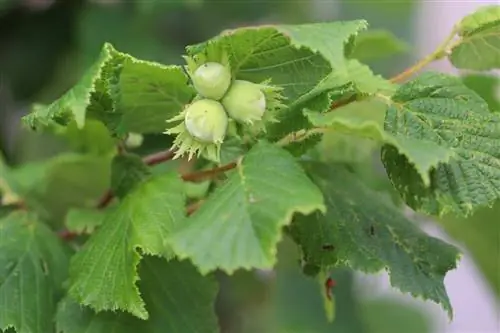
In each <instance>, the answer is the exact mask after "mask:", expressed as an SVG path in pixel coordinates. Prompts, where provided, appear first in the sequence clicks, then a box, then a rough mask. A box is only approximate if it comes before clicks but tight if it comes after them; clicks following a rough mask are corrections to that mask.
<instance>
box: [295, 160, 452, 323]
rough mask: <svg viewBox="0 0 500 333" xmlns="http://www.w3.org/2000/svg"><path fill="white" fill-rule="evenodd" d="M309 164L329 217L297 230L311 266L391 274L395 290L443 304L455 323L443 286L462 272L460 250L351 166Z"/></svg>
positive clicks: (303, 220) (302, 220)
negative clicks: (370, 185) (412, 217)
mask: <svg viewBox="0 0 500 333" xmlns="http://www.w3.org/2000/svg"><path fill="white" fill-rule="evenodd" d="M307 165H308V170H309V173H310V175H311V177H312V178H313V179H314V181H315V183H316V184H317V185H318V186H319V187H320V188H321V190H322V191H323V194H324V195H325V200H326V204H327V213H326V214H325V215H323V214H320V213H315V214H313V215H310V216H305V217H304V216H299V217H298V218H296V219H295V220H294V222H293V223H292V225H291V228H290V232H291V235H292V236H293V238H294V239H295V241H296V242H297V243H298V244H299V245H300V246H301V248H302V250H303V252H304V259H305V261H306V262H308V263H311V264H315V265H319V266H323V267H324V266H334V265H339V264H345V265H347V266H350V267H351V268H353V269H357V270H362V271H364V272H368V273H375V272H378V271H380V270H382V269H385V270H387V271H388V272H389V276H390V281H391V284H392V286H394V287H396V288H398V289H399V290H401V291H402V292H405V293H410V294H412V295H413V296H414V297H422V298H423V299H429V300H432V301H434V302H436V303H439V304H441V305H442V307H443V308H444V309H445V310H446V311H447V312H448V315H449V316H450V318H451V317H452V314H453V313H452V308H451V304H450V301H449V299H448V295H447V293H446V290H445V286H444V283H443V281H444V277H445V275H446V273H447V272H448V271H449V270H452V269H454V268H456V265H457V259H458V257H459V253H458V250H457V249H456V248H455V247H453V246H451V245H449V244H447V243H444V242H443V241H441V240H439V239H436V238H433V237H430V236H428V235H426V234H425V233H424V232H422V231H421V230H420V229H419V228H418V227H417V226H416V225H414V224H413V223H412V222H411V221H409V220H408V219H407V218H406V217H405V216H404V215H403V212H402V211H401V210H400V208H398V207H396V206H394V205H393V204H391V203H390V202H389V201H387V200H384V199H383V198H381V197H380V195H379V194H378V193H377V192H375V191H373V190H371V189H369V188H368V187H367V186H366V185H364V184H363V183H362V182H360V181H359V180H358V179H357V178H356V176H355V175H354V174H352V173H351V172H349V171H347V169H345V167H342V166H340V165H327V164H320V163H309V164H307ZM325 244H332V245H333V246H334V249H333V251H325V250H324V249H323V245H325Z"/></svg>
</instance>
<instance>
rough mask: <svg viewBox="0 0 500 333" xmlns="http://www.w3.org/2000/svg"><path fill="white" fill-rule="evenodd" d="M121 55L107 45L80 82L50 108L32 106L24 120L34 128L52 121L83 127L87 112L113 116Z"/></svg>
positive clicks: (41, 126)
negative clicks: (73, 123)
mask: <svg viewBox="0 0 500 333" xmlns="http://www.w3.org/2000/svg"><path fill="white" fill-rule="evenodd" d="M122 62H123V54H121V53H119V52H117V51H116V50H115V49H114V48H113V47H112V46H111V44H108V43H106V44H105V45H104V47H103V49H102V51H101V53H100V55H99V57H98V59H97V60H96V61H95V63H94V64H93V65H92V66H91V67H90V68H89V69H88V70H87V71H86V73H85V74H84V75H83V76H82V78H81V79H80V81H79V82H78V83H77V84H76V85H75V86H74V87H73V88H71V89H70V90H68V91H67V92H66V93H65V94H64V95H63V96H61V97H60V98H59V99H57V100H56V101H54V102H53V103H51V104H50V105H35V107H34V109H33V111H32V113H30V114H29V115H27V116H25V117H24V118H23V121H24V123H25V124H27V125H28V126H30V127H31V128H33V129H38V128H43V127H46V126H49V125H50V124H52V123H53V122H55V123H57V124H60V125H66V124H68V123H70V122H71V121H73V120H74V121H75V122H76V125H77V127H78V128H83V126H84V125H85V119H86V116H87V112H88V111H90V112H91V113H114V112H115V111H116V110H115V103H114V98H115V97H116V96H115V94H116V91H115V89H116V83H117V82H116V81H117V79H118V77H119V72H120V70H121V63H122Z"/></svg>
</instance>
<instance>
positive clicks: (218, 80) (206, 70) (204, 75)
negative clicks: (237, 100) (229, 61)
mask: <svg viewBox="0 0 500 333" xmlns="http://www.w3.org/2000/svg"><path fill="white" fill-rule="evenodd" d="M191 80H192V82H193V86H194V88H195V89H196V91H197V92H198V93H199V94H200V95H202V96H203V97H206V98H210V99H215V100H220V99H221V98H222V97H223V96H224V94H225V93H226V91H227V90H228V89H229V86H230V85H231V71H230V70H229V68H228V67H227V66H224V65H222V64H219V63H217V62H207V63H204V64H203V65H201V66H200V67H198V68H197V69H196V70H195V71H194V73H193V75H192V76H191Z"/></svg>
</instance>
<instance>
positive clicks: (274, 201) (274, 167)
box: [169, 142, 324, 274]
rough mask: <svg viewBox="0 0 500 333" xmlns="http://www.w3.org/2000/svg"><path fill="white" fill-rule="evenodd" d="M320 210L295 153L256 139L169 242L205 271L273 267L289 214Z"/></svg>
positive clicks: (319, 199)
mask: <svg viewBox="0 0 500 333" xmlns="http://www.w3.org/2000/svg"><path fill="white" fill-rule="evenodd" d="M323 209H324V205H323V198H322V196H321V192H320V191H319V190H318V188H317V187H316V186H315V185H314V184H313V183H312V182H311V181H310V180H309V178H308V177H307V176H306V175H305V173H304V171H303V170H302V168H301V167H300V166H299V165H298V164H297V163H296V162H295V160H294V158H293V157H292V156H291V155H290V154H289V153H288V152H286V151H284V150H283V149H281V148H278V147H276V146H274V145H271V144H269V143H266V142H260V143H258V144H257V145H255V146H254V147H253V148H252V149H251V150H250V151H249V153H248V154H247V155H246V156H245V157H243V160H242V161H241V162H240V163H239V164H238V166H237V168H236V170H234V171H232V172H231V174H230V175H229V179H227V180H226V182H225V183H224V184H222V185H221V186H220V187H219V188H217V189H216V190H215V192H214V193H213V194H211V195H210V196H209V197H208V199H207V201H206V202H205V203H204V204H203V205H202V206H201V207H200V208H199V209H198V210H197V211H196V212H195V213H194V214H193V215H191V216H190V217H189V218H188V219H187V221H186V222H185V223H183V224H182V226H181V227H180V228H179V229H178V230H176V231H175V232H174V233H173V234H172V236H171V239H170V242H169V243H170V244H171V246H172V248H173V249H174V252H175V253H176V254H177V255H178V256H179V257H180V258H190V259H191V260H192V261H193V263H194V264H195V265H196V266H197V267H198V268H199V269H200V271H201V272H202V273H203V274H206V273H208V272H210V271H213V270H215V269H217V268H220V269H222V270H224V271H226V272H228V273H232V272H234V271H235V270H237V269H239V268H244V269H250V268H271V267H272V266H273V265H274V264H275V262H276V257H275V256H276V246H277V243H278V241H279V240H280V239H281V232H282V228H283V226H285V225H287V224H289V223H290V220H291V218H292V216H293V214H294V213H296V212H299V213H302V214H309V213H312V212H313V211H315V210H323Z"/></svg>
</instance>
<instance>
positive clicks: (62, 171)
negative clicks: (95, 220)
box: [8, 153, 111, 223]
mask: <svg viewBox="0 0 500 333" xmlns="http://www.w3.org/2000/svg"><path fill="white" fill-rule="evenodd" d="M110 165H111V156H95V155H86V154H85V155H84V154H73V153H66V154H61V155H57V156H56V157H54V158H52V159H49V160H46V161H42V162H36V163H30V164H25V165H22V166H21V167H19V168H15V169H12V170H10V172H9V179H8V181H9V185H10V186H11V187H12V190H14V191H15V192H16V193H17V194H18V195H19V196H21V197H22V198H23V199H24V200H25V202H26V204H27V205H28V207H30V208H33V209H35V210H36V211H37V212H38V213H39V214H41V216H43V217H44V218H47V219H51V220H54V221H58V220H59V219H62V218H63V216H64V214H66V211H67V210H68V209H69V208H72V207H89V206H92V205H95V203H96V202H97V201H98V200H99V198H100V196H101V195H102V193H104V191H105V190H106V189H107V188H108V187H109V178H110V171H111V167H110ZM53 223H55V222H53Z"/></svg>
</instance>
